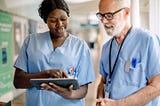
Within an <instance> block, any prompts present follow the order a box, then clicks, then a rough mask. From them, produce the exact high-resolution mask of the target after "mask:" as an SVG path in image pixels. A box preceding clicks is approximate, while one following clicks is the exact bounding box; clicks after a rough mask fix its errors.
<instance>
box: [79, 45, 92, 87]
mask: <svg viewBox="0 0 160 106" xmlns="http://www.w3.org/2000/svg"><path fill="white" fill-rule="evenodd" d="M77 72H78V81H79V83H80V85H84V84H88V83H91V82H92V81H94V80H95V73H94V69H93V63H92V59H91V54H90V50H89V47H88V46H87V44H86V43H85V42H84V44H83V47H82V52H81V56H80V62H79V65H78V68H77Z"/></svg>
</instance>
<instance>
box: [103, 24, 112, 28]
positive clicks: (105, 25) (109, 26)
mask: <svg viewBox="0 0 160 106" xmlns="http://www.w3.org/2000/svg"><path fill="white" fill-rule="evenodd" d="M104 27H105V28H114V26H113V25H112V24H104Z"/></svg>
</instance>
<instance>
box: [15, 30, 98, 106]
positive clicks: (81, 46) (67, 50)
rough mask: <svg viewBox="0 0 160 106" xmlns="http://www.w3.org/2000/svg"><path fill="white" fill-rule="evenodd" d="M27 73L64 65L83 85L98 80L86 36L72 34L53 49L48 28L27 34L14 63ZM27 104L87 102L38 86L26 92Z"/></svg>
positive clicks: (45, 105)
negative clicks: (38, 32)
mask: <svg viewBox="0 0 160 106" xmlns="http://www.w3.org/2000/svg"><path fill="white" fill-rule="evenodd" d="M14 67H15V68H20V69H22V70H24V71H25V72H27V73H30V74H32V73H37V72H41V71H43V70H48V69H62V70H64V71H65V72H66V73H67V74H68V76H69V77H72V78H77V80H78V82H79V84H80V85H85V84H88V83H91V82H92V81H94V80H95V74H94V69H93V64H92V60H91V55H90V50H89V48H88V45H87V44H86V43H85V41H84V40H82V39H79V38H77V37H76V36H73V35H71V34H70V35H69V36H68V37H67V38H66V40H65V41H64V43H63V45H62V46H60V47H58V48H56V49H55V50H54V49H53V45H52V40H51V38H50V33H49V32H44V33H41V34H34V35H30V36H28V37H27V38H26V39H25V41H24V44H23V46H22V48H21V51H20V53H19V56H18V58H17V60H16V62H15V64H14ZM26 105H27V106H84V105H85V103H84V99H80V100H67V99H65V98H63V97H62V96H59V95H58V94H56V93H54V92H51V91H46V90H37V89H36V88H35V87H33V88H30V89H28V90H27V92H26Z"/></svg>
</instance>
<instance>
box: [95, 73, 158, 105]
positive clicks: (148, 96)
mask: <svg viewBox="0 0 160 106" xmlns="http://www.w3.org/2000/svg"><path fill="white" fill-rule="evenodd" d="M159 95H160V74H158V75H156V76H154V77H152V78H150V79H149V81H148V85H147V86H146V87H144V88H142V89H141V90H139V91H137V92H136V93H134V94H132V95H130V96H128V97H126V98H122V99H120V100H112V99H108V98H103V99H98V100H97V103H99V104H100V105H99V106H102V105H103V106H143V105H145V104H146V103H148V102H149V101H151V100H152V99H154V98H155V97H157V96H159Z"/></svg>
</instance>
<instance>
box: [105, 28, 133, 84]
mask: <svg viewBox="0 0 160 106" xmlns="http://www.w3.org/2000/svg"><path fill="white" fill-rule="evenodd" d="M131 29H132V27H130V29H129V30H128V32H127V34H126V36H125V38H124V39H123V41H122V44H121V45H120V48H119V50H118V54H117V57H116V60H115V62H114V65H113V69H111V51H112V43H113V40H114V38H112V40H111V44H110V49H109V81H108V83H111V78H112V76H113V72H114V69H115V66H116V63H117V61H118V57H119V54H120V51H121V48H122V46H123V43H124V41H125V39H126V38H127V35H128V34H129V32H130V31H131Z"/></svg>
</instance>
